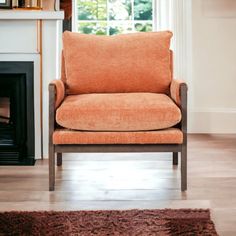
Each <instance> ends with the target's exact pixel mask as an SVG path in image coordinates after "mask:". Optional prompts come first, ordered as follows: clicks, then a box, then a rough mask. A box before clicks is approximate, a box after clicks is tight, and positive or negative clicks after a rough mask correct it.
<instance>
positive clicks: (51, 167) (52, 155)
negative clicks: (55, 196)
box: [49, 145, 55, 191]
mask: <svg viewBox="0 0 236 236" xmlns="http://www.w3.org/2000/svg"><path fill="white" fill-rule="evenodd" d="M54 188H55V152H54V145H49V191H54Z"/></svg>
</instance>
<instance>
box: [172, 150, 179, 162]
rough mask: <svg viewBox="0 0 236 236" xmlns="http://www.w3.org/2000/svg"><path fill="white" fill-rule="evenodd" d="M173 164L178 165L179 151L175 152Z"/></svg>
mask: <svg viewBox="0 0 236 236" xmlns="http://www.w3.org/2000/svg"><path fill="white" fill-rule="evenodd" d="M173 165H178V152H173Z"/></svg>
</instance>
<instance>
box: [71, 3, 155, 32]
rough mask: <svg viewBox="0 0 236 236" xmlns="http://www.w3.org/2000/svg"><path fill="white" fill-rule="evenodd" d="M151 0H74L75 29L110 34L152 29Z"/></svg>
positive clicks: (152, 12) (152, 4) (152, 6)
mask: <svg viewBox="0 0 236 236" xmlns="http://www.w3.org/2000/svg"><path fill="white" fill-rule="evenodd" d="M154 1H155V0H76V6H75V8H76V9H75V15H76V17H75V18H76V19H75V22H74V23H75V30H76V31H78V32H80V33H85V34H97V35H113V34H120V33H128V32H142V31H143V32H147V31H153V30H156V29H155V24H154V18H155V17H154V12H155V11H154V10H153V9H154Z"/></svg>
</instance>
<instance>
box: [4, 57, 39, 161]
mask: <svg viewBox="0 0 236 236" xmlns="http://www.w3.org/2000/svg"><path fill="white" fill-rule="evenodd" d="M33 72H34V65H33V62H11V61H7V62H6V61H4V62H0V165H34V162H35V150H34V145H35V140H34V86H33V85H34V83H33V82H34V81H33Z"/></svg>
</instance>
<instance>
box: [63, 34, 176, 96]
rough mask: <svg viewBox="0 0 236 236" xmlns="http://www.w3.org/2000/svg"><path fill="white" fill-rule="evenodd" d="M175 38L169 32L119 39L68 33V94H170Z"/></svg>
mask: <svg viewBox="0 0 236 236" xmlns="http://www.w3.org/2000/svg"><path fill="white" fill-rule="evenodd" d="M171 37H172V33H171V32H169V31H163V32H149V33H132V34H121V35H115V36H97V35H85V34H79V33H72V32H65V33H64V35H63V52H64V63H65V78H64V80H65V83H66V88H67V94H85V93H125V92H155V93H168V92H169V86H170V83H171V80H172V73H171V67H172V65H171V56H170V49H169V48H170V40H171ZM63 66H64V65H63Z"/></svg>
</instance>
